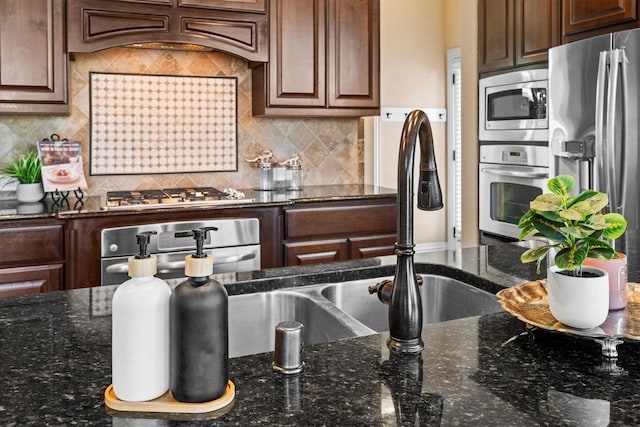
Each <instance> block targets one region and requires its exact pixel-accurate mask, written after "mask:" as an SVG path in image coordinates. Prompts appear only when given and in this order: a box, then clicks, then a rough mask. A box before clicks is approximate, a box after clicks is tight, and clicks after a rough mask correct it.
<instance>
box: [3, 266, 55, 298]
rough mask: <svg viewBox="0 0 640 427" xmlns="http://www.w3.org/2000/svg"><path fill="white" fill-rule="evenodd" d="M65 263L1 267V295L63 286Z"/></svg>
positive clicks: (41, 290) (9, 295) (28, 292)
mask: <svg viewBox="0 0 640 427" xmlns="http://www.w3.org/2000/svg"><path fill="white" fill-rule="evenodd" d="M63 282H64V264H53V265H35V266H29V267H16V268H3V269H0V297H12V296H19V295H30V294H41V293H44V292H51V291H59V290H62V288H63Z"/></svg>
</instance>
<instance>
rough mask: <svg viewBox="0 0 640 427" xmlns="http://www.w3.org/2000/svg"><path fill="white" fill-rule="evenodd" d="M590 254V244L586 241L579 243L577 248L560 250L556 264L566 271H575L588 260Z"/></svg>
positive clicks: (576, 245)
mask: <svg viewBox="0 0 640 427" xmlns="http://www.w3.org/2000/svg"><path fill="white" fill-rule="evenodd" d="M588 252H589V244H588V243H587V242H586V241H584V240H581V241H578V242H577V243H576V244H575V246H571V247H568V248H564V249H562V250H560V251H559V252H558V253H557V254H556V257H555V263H556V265H557V266H558V267H560V268H562V269H564V270H575V269H576V268H578V267H580V266H581V265H582V263H583V262H584V260H585V259H586V258H587V253H588Z"/></svg>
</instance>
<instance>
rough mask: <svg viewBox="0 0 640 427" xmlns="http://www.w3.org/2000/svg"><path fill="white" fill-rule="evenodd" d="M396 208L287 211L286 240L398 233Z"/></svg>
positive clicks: (371, 207) (373, 206) (338, 208)
mask: <svg viewBox="0 0 640 427" xmlns="http://www.w3.org/2000/svg"><path fill="white" fill-rule="evenodd" d="M396 215H397V214H396V206H395V205H392V204H385V205H363V206H347V207H345V206H341V207H330V208H309V209H290V210H286V211H285V228H286V229H285V239H296V238H308V237H315V236H335V235H358V234H384V233H395V232H396V217H397V216H396Z"/></svg>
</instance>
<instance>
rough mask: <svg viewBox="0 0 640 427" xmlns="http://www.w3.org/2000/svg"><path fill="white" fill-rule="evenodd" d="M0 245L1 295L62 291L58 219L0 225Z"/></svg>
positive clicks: (61, 236) (62, 250)
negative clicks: (0, 244)
mask: <svg viewBox="0 0 640 427" xmlns="http://www.w3.org/2000/svg"><path fill="white" fill-rule="evenodd" d="M0 242H2V246H1V247H0V296H14V295H27V294H34V293H41V292H50V291H57V290H60V289H62V288H63V285H64V266H65V245H64V225H63V223H61V222H59V221H56V220H51V221H45V220H23V221H18V220H16V221H3V222H2V223H0Z"/></svg>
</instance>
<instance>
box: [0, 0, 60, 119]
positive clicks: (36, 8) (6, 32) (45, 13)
mask: <svg viewBox="0 0 640 427" xmlns="http://www.w3.org/2000/svg"><path fill="white" fill-rule="evenodd" d="M68 111H69V105H68V101H67V55H66V52H65V24H64V0H0V113H9V114H17V113H29V114H60V113H68Z"/></svg>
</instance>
